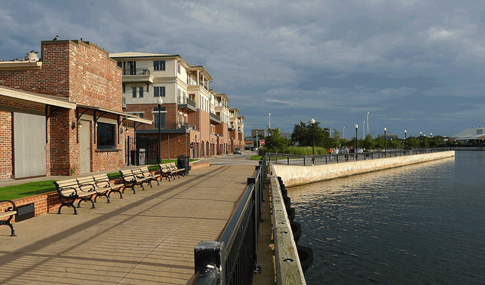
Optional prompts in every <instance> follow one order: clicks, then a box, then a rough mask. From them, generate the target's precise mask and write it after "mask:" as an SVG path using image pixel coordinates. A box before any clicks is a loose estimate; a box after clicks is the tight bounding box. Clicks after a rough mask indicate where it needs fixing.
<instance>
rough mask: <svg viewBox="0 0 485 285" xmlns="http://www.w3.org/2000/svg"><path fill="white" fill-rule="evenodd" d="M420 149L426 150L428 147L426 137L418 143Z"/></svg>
mask: <svg viewBox="0 0 485 285" xmlns="http://www.w3.org/2000/svg"><path fill="white" fill-rule="evenodd" d="M419 147H420V148H428V147H429V139H428V137H421V142H420V143H419Z"/></svg>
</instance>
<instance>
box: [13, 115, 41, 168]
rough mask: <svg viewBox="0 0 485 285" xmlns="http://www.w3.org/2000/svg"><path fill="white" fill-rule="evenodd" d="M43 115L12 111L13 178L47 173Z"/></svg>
mask: <svg viewBox="0 0 485 285" xmlns="http://www.w3.org/2000/svg"><path fill="white" fill-rule="evenodd" d="M45 120H46V119H45V116H41V115H32V114H24V113H14V118H13V125H14V175H15V178H25V177H32V176H43V175H46V174H47V160H46V157H47V156H46V125H45V122H46V121H45Z"/></svg>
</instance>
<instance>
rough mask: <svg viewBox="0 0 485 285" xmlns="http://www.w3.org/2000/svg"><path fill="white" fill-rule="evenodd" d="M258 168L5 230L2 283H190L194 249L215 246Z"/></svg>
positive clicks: (182, 182) (198, 175)
mask: <svg viewBox="0 0 485 285" xmlns="http://www.w3.org/2000/svg"><path fill="white" fill-rule="evenodd" d="M253 173H254V166H252V165H240V166H210V167H206V168H203V169H197V170H193V171H191V172H190V175H188V176H186V177H183V178H180V179H176V180H174V181H171V182H168V181H165V180H163V181H162V182H160V186H157V185H156V183H153V184H154V185H153V188H149V187H145V189H146V190H145V191H141V189H140V188H137V194H132V192H131V190H129V189H127V190H126V191H125V194H124V198H123V199H119V196H117V195H116V193H115V194H113V195H112V197H111V199H112V202H111V203H109V204H108V203H106V199H104V198H103V197H100V198H99V199H98V203H97V204H96V208H95V209H90V206H89V205H88V204H89V203H86V204H84V203H83V204H81V208H80V209H79V211H78V212H79V214H78V215H72V212H73V211H72V208H65V207H64V208H63V209H62V214H61V215H57V214H56V212H54V213H49V214H46V215H41V216H38V217H35V218H31V219H29V220H26V221H22V222H20V223H16V224H15V225H14V226H15V230H16V233H17V236H16V237H9V234H10V231H9V229H8V227H0V284H187V282H188V281H189V280H190V278H191V277H192V276H193V274H194V248H195V246H196V245H197V244H198V243H199V242H200V241H210V240H216V239H217V238H218V235H219V234H220V233H221V231H222V230H223V228H224V226H225V224H226V222H227V220H228V218H229V217H230V216H231V213H232V211H233V209H234V207H235V205H236V204H237V201H238V199H239V198H240V196H241V194H242V192H243V190H244V188H245V186H246V181H247V177H250V176H251V175H252V174H253Z"/></svg>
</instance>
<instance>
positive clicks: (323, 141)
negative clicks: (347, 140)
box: [291, 121, 334, 148]
mask: <svg viewBox="0 0 485 285" xmlns="http://www.w3.org/2000/svg"><path fill="white" fill-rule="evenodd" d="M314 135H315V141H314V140H313V136H314ZM291 142H292V143H293V144H295V145H300V146H313V142H315V146H320V147H324V148H329V147H331V146H332V144H333V143H334V141H333V140H332V138H331V137H330V129H329V128H325V129H322V128H321V127H320V122H315V124H311V123H309V124H306V123H305V122H303V121H300V123H299V124H296V125H295V126H294V127H293V133H292V134H291Z"/></svg>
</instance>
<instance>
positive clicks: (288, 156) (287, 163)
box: [286, 154, 290, 165]
mask: <svg viewBox="0 0 485 285" xmlns="http://www.w3.org/2000/svg"><path fill="white" fill-rule="evenodd" d="M286 158H287V162H286V165H290V155H289V154H287V155H286Z"/></svg>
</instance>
